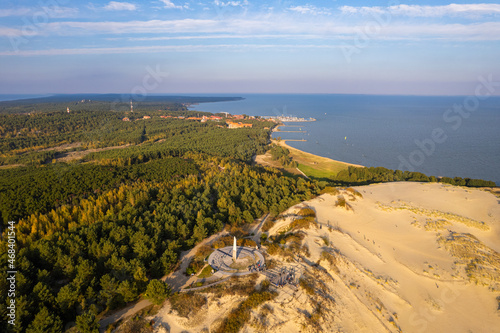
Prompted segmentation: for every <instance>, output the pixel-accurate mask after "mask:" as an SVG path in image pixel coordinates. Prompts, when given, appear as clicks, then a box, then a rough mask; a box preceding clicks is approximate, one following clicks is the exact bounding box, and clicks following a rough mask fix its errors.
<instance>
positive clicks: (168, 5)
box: [160, 0, 189, 9]
mask: <svg viewBox="0 0 500 333" xmlns="http://www.w3.org/2000/svg"><path fill="white" fill-rule="evenodd" d="M160 2H163V4H164V5H165V8H168V9H187V8H189V6H188V5H187V4H185V5H183V6H178V5H176V4H175V3H173V2H172V1H171V0H160Z"/></svg>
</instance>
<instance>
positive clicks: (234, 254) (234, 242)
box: [233, 236, 236, 261]
mask: <svg viewBox="0 0 500 333" xmlns="http://www.w3.org/2000/svg"><path fill="white" fill-rule="evenodd" d="M233 238H234V241H233V260H234V261H236V237H234V236H233Z"/></svg>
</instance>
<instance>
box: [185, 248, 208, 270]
mask: <svg viewBox="0 0 500 333" xmlns="http://www.w3.org/2000/svg"><path fill="white" fill-rule="evenodd" d="M213 251H214V250H213V249H212V248H211V247H210V246H207V245H203V246H201V247H200V248H199V249H198V251H197V252H196V254H195V255H194V256H193V258H192V259H191V262H190V263H189V266H188V267H187V268H186V274H187V275H191V274H198V272H200V271H201V269H202V268H203V267H204V266H205V264H206V263H205V259H206V258H207V257H208V256H209V255H210V253H212V252H213Z"/></svg>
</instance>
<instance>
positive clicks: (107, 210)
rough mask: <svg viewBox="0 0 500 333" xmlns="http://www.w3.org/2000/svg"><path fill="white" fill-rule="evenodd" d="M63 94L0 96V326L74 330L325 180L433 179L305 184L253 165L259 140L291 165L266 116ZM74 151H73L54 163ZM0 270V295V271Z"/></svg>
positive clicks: (315, 190)
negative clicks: (230, 231)
mask: <svg viewBox="0 0 500 333" xmlns="http://www.w3.org/2000/svg"><path fill="white" fill-rule="evenodd" d="M65 98H66V99H65V100H64V101H63V102H61V100H57V99H55V100H53V99H49V100H42V101H38V100H35V101H28V102H23V103H14V102H9V103H0V138H1V140H0V165H3V167H2V168H0V217H1V224H2V231H3V234H2V235H3V237H2V240H1V242H0V249H1V250H0V263H1V265H2V267H7V264H8V263H9V255H8V251H7V250H8V241H7V240H8V238H7V236H6V235H7V233H6V232H7V231H6V230H8V229H7V228H8V226H9V225H10V224H9V221H14V224H15V232H16V247H15V249H16V257H15V268H16V270H17V274H16V326H12V325H7V323H6V322H5V321H2V323H1V324H0V325H1V326H0V330H1V331H2V332H10V331H13V332H41V331H44V332H60V331H63V330H64V329H66V328H68V327H70V326H71V325H74V324H75V323H76V325H77V326H78V327H87V326H85V325H88V324H89V320H90V321H93V320H95V318H96V316H102V315H105V314H106V313H108V312H109V311H112V310H114V309H117V308H120V307H123V306H124V305H125V304H126V303H128V302H131V301H134V300H137V299H139V298H140V297H141V295H143V294H144V293H145V292H146V290H147V288H148V284H149V282H150V281H156V280H154V279H158V278H160V277H162V276H164V275H166V274H168V273H169V272H171V271H172V270H173V269H174V267H175V266H176V264H177V263H178V261H179V255H180V252H181V251H183V250H186V249H189V248H192V247H193V246H194V245H196V244H197V243H199V242H200V241H201V240H203V239H204V238H206V237H207V236H210V235H212V234H214V233H216V232H218V231H221V230H222V229H223V228H224V226H226V225H230V226H239V225H242V224H245V223H251V222H253V221H254V220H255V219H256V218H259V217H261V216H263V215H264V214H266V213H271V214H272V215H278V214H279V213H280V212H283V211H284V210H286V209H287V208H289V207H290V206H292V205H294V204H297V203H299V202H301V201H303V200H307V199H310V198H313V197H315V196H317V195H319V194H320V193H321V192H322V190H323V189H324V188H325V187H326V186H332V185H337V186H345V185H347V184H368V183H372V182H386V181H437V180H436V179H435V178H433V177H427V176H426V175H423V174H419V173H408V172H402V171H393V170H388V169H385V168H349V169H348V170H345V171H342V172H341V173H339V174H338V175H332V176H331V177H330V178H328V179H322V180H314V179H305V178H303V177H299V176H289V175H285V174H283V173H282V172H280V171H278V170H276V169H273V168H264V167H260V166H254V165H252V163H251V160H252V157H253V156H254V155H256V154H263V153H264V152H266V151H267V150H269V149H271V154H272V156H273V158H274V159H276V160H278V161H280V162H281V163H283V164H285V165H295V164H294V163H295V162H294V161H292V160H291V159H290V157H289V154H288V151H287V150H284V149H282V148H280V147H271V146H270V145H269V143H270V140H269V138H270V131H271V129H272V128H273V126H274V125H275V124H274V123H273V122H269V121H264V120H262V119H245V120H244V121H245V122H247V123H252V125H253V126H252V128H242V129H228V128H227V126H226V124H225V121H224V119H222V120H221V121H207V122H204V123H203V122H200V121H199V120H188V119H182V117H202V116H204V115H205V116H211V114H209V113H203V112H197V111H189V110H188V109H187V108H186V103H195V102H201V101H202V100H197V99H196V98H186V99H185V100H183V99H181V98H176V99H175V98H174V99H172V98H171V99H170V100H166V101H162V100H161V99H152V100H147V101H144V102H136V103H135V105H134V111H133V112H131V111H130V106H129V104H128V102H127V101H126V100H124V98H122V99H119V100H118V102H116V101H111V102H110V101H109V100H105V99H104V98H101V99H96V100H92V99H78V100H76V101H75V100H72V99H71V98H70V97H68V96H66V97H65ZM67 107H68V108H69V109H70V112H69V113H68V112H67V111H66V108H67ZM145 116H148V117H149V118H146V119H145V118H144V117H145ZM168 116H169V117H168ZM125 117H127V118H129V119H130V121H123V118H125ZM178 117H181V118H178ZM56 147H59V148H58V149H54V148H56ZM110 147H112V148H114V149H109V150H103V149H102V148H110ZM76 152H78V153H82V155H81V156H80V158H77V159H70V160H64V158H65V157H68V156H71V154H72V153H76ZM441 181H445V182H449V183H452V184H456V185H466V186H484V185H485V184H489V183H488V182H482V181H477V180H469V179H465V180H464V179H451V178H447V179H441ZM493 185H494V184H493ZM488 186H490V185H488ZM0 275H1V279H0V290H1V292H2V295H6V294H7V291H8V288H9V284H8V281H7V271H6V270H5V269H4V270H2V272H1V273H0ZM7 305H8V304H7V303H6V301H5V302H2V303H1V305H0V315H1V316H2V318H6V315H7V311H8V309H7ZM41 328H43V329H41Z"/></svg>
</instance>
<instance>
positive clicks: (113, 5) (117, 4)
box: [104, 1, 137, 10]
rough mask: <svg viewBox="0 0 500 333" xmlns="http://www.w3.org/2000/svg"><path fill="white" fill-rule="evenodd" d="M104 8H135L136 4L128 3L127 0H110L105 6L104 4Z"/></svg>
mask: <svg viewBox="0 0 500 333" xmlns="http://www.w3.org/2000/svg"><path fill="white" fill-rule="evenodd" d="M104 9H105V10H136V9H137V6H136V5H134V4H132V3H129V2H117V1H111V2H110V3H108V4H107V5H106V6H104Z"/></svg>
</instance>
